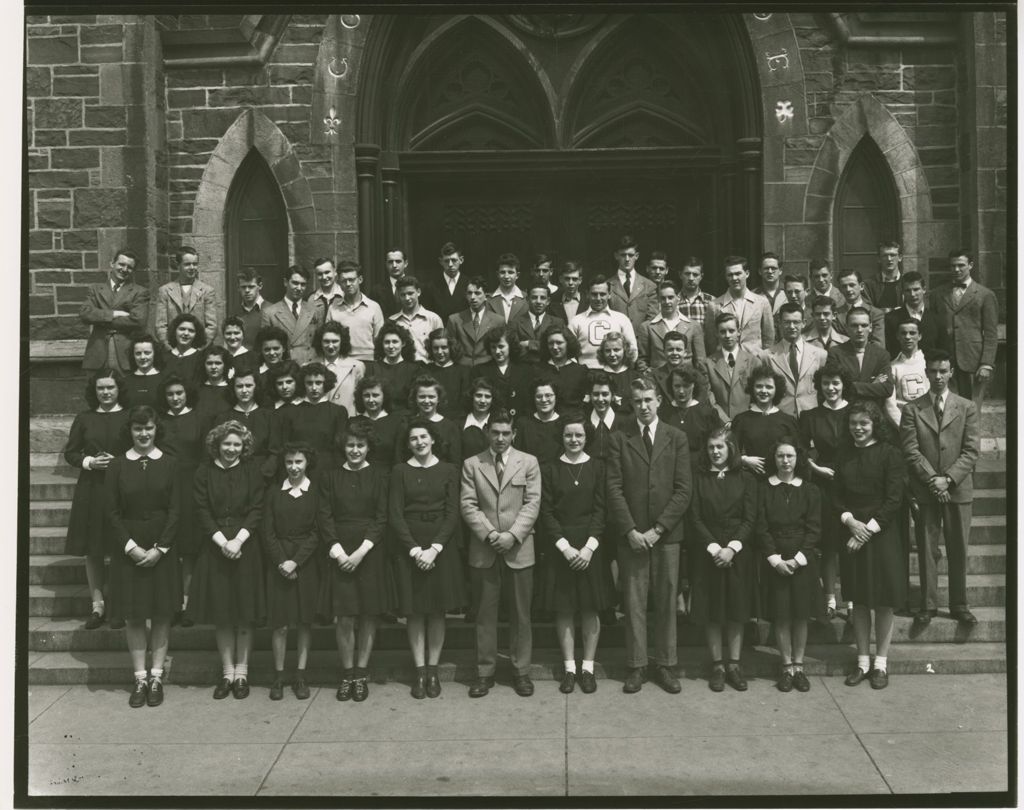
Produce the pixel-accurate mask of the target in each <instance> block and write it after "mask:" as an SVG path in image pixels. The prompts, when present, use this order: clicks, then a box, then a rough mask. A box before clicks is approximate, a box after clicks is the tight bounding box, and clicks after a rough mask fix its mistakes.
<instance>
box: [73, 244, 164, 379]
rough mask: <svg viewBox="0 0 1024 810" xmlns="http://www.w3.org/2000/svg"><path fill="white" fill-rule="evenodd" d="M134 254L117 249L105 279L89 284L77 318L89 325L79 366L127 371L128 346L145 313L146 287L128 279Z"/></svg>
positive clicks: (140, 326) (139, 330) (129, 369)
mask: <svg viewBox="0 0 1024 810" xmlns="http://www.w3.org/2000/svg"><path fill="white" fill-rule="evenodd" d="M135 262H136V258H135V254H134V253H132V252H131V251H130V250H125V249H124V248H121V249H119V250H118V251H117V252H116V253H115V254H114V258H113V259H111V260H110V270H109V271H108V273H107V280H106V281H104V282H103V283H102V284H92V285H90V286H89V290H88V292H87V293H86V295H85V302H84V303H83V304H82V308H81V309H80V310H79V312H78V317H79V318H80V319H81V320H82V321H84V322H85V323H87V324H89V325H90V327H91V329H90V331H89V340H88V341H86V344H85V356H84V357H83V358H82V368H83V369H85V370H86V371H95V370H97V369H100V368H103V367H104V366H108V367H110V368H116V369H117V370H118V371H120V372H121V373H122V374H130V373H131V366H130V365H129V363H128V348H129V346H131V342H132V338H133V337H134V336H135V335H136V334H137V333H138V332H141V331H142V329H143V327H145V325H146V318H147V317H148V315H149V290H147V289H146V288H145V287H142V286H140V285H138V284H135V283H134V282H133V281H132V275H133V274H134V272H135Z"/></svg>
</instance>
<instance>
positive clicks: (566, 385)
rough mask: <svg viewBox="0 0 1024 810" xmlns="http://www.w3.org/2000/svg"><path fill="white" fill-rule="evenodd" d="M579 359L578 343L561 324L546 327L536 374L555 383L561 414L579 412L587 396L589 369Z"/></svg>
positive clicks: (573, 334)
mask: <svg viewBox="0 0 1024 810" xmlns="http://www.w3.org/2000/svg"><path fill="white" fill-rule="evenodd" d="M579 357H580V342H579V341H578V340H577V339H576V334H575V333H574V332H573V331H572V330H571V329H569V327H568V326H566V325H565V324H564V323H557V324H555V325H554V326H549V327H548V328H547V329H546V330H545V331H544V334H543V335H542V336H541V344H540V365H539V366H538V368H537V373H538V375H539V376H540V377H541V378H542V379H546V380H550V381H552V382H554V383H555V386H556V389H557V391H558V404H559V407H561V408H562V409H563V410H568V409H572V410H579V409H581V408H582V407H583V400H584V399H585V398H586V396H587V394H588V393H589V392H590V369H588V368H587V367H586V366H584V365H583V364H581V363H580V362H579ZM560 447H561V442H559V448H560ZM542 461H543V459H542Z"/></svg>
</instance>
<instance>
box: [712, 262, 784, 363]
mask: <svg viewBox="0 0 1024 810" xmlns="http://www.w3.org/2000/svg"><path fill="white" fill-rule="evenodd" d="M749 278H750V270H749V269H748V268H747V260H746V259H744V258H743V257H742V256H727V257H726V258H725V281H726V283H727V284H728V285H729V289H728V290H726V292H725V294H724V295H720V296H719V297H718V298H717V299H715V303H716V304H717V305H718V308H719V310H720V311H722V312H731V313H732V314H733V315H735V316H736V323H737V324H739V327H740V345H741V346H744V347H746V349H747V351H750V352H760V351H763V350H765V349H767V348H768V347H769V346H771V345H772V344H773V343H774V342H775V324H774V323H773V320H772V308H771V305H770V304H769V303H768V299H767V298H765V297H764V296H763V295H758V294H757V293H755V292H751V291H750V290H748V289H747V280H748V279H749Z"/></svg>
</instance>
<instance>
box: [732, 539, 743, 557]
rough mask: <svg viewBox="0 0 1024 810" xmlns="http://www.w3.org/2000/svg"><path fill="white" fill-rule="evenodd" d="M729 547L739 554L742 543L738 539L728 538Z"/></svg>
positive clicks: (741, 549)
mask: <svg viewBox="0 0 1024 810" xmlns="http://www.w3.org/2000/svg"><path fill="white" fill-rule="evenodd" d="M729 548H731V549H732V550H733V551H734V552H735V553H737V554H739V553H740V552H741V551H743V543H741V542H740V541H739V540H730V541H729Z"/></svg>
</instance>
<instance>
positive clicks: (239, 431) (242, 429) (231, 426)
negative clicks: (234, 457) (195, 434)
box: [205, 419, 254, 461]
mask: <svg viewBox="0 0 1024 810" xmlns="http://www.w3.org/2000/svg"><path fill="white" fill-rule="evenodd" d="M232 433H234V434H235V435H236V436H238V438H240V439H241V440H242V455H241V458H242V460H243V461H245V460H246V459H248V458H252V449H253V444H254V442H253V438H252V431H250V430H249V428H247V427H246V426H245V425H243V424H242V423H241V422H239V421H238V420H237V419H229V420H228V421H227V422H222V423H221V424H219V425H217V426H216V427H214V428H213V429H212V430H211V431H210V432H209V433H207V434H206V439H205V444H206V455H207V456H209V458H210V460H211V461H213V460H214V459H217V458H219V457H220V443H221V442H222V441H224V437H225V436H229V435H231V434H232Z"/></svg>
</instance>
